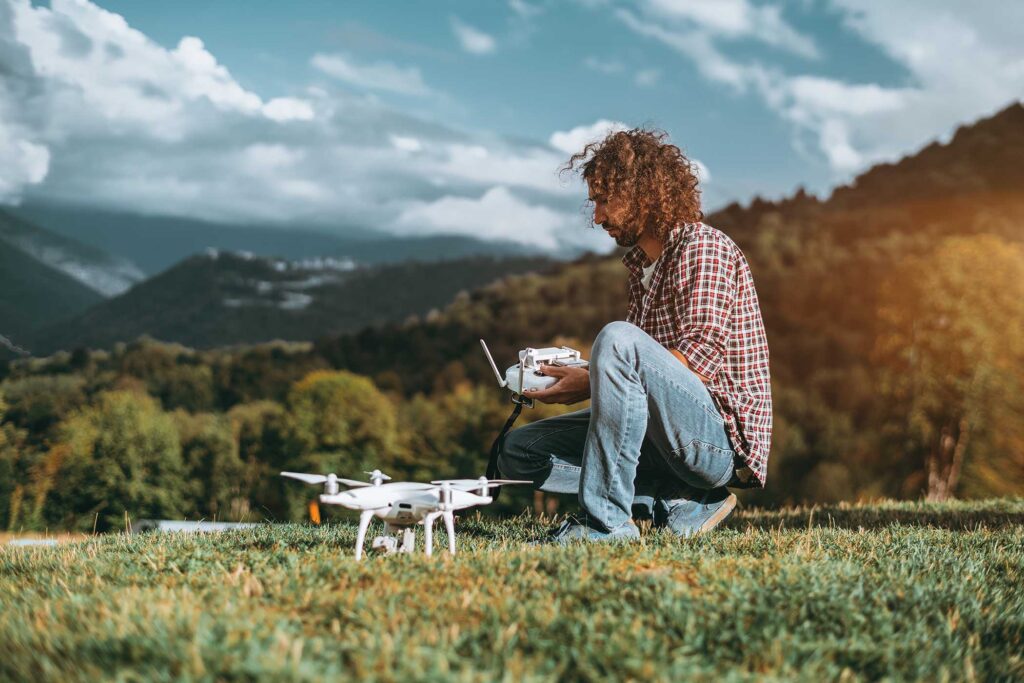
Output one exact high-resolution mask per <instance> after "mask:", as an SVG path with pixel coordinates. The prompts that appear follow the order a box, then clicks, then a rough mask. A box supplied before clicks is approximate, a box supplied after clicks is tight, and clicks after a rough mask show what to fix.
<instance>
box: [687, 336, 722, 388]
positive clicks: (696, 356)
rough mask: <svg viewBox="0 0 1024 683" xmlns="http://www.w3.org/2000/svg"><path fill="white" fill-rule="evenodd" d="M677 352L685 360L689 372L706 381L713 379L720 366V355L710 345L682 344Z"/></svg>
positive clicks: (699, 343) (698, 343)
mask: <svg viewBox="0 0 1024 683" xmlns="http://www.w3.org/2000/svg"><path fill="white" fill-rule="evenodd" d="M679 352H680V353H681V354H683V356H684V357H685V358H686V362H687V363H689V364H690V369H691V370H693V371H694V372H696V373H698V374H700V375H704V376H705V377H707V378H708V379H711V378H712V377H714V376H715V373H717V372H718V368H720V367H721V366H722V353H721V352H720V351H719V350H718V349H716V348H715V347H713V346H711V345H710V344H702V343H701V342H694V341H692V342H683V344H682V345H681V346H680V347H679Z"/></svg>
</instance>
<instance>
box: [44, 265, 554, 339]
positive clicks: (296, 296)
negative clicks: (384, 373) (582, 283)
mask: <svg viewBox="0 0 1024 683" xmlns="http://www.w3.org/2000/svg"><path fill="white" fill-rule="evenodd" d="M549 265H550V262H549V261H546V260H544V259H539V258H509V259H493V258H486V257H478V258H466V259H462V260H458V261H446V262H434V263H417V262H413V263H404V264H397V265H390V266H377V267H375V268H358V267H356V266H355V264H353V263H352V262H351V261H339V260H335V259H307V260H304V261H285V260H283V259H267V258H259V257H255V256H252V255H250V254H235V253H230V252H218V251H214V250H211V251H209V252H207V253H206V254H202V255H198V256H194V257H192V258H189V259H186V260H185V261H183V262H182V263H180V264H178V265H177V266H175V267H173V268H171V269H169V270H167V271H165V272H163V273H161V274H159V275H157V276H155V277H153V278H150V279H149V280H147V281H145V282H143V283H142V284H140V285H138V286H136V287H134V288H133V289H131V290H130V291H128V292H126V293H125V294H123V295H121V296H119V297H115V298H113V299H111V300H109V301H105V302H103V303H101V304H99V305H97V306H95V307H93V308H91V309H90V310H88V311H86V312H85V313H83V314H81V315H79V316H77V317H76V318H74V319H72V320H70V321H66V322H61V323H58V324H55V325H52V326H50V327H47V328H45V329H43V330H40V331H38V332H37V333H36V334H34V335H32V337H31V339H30V342H31V348H32V351H33V352H34V353H35V354H37V355H39V354H46V353H51V352H53V351H56V350H58V349H62V348H63V349H68V350H70V349H72V348H77V347H80V346H89V347H93V348H107V347H109V346H111V345H112V344H114V343H115V342H118V341H131V340H133V339H135V338H137V337H139V336H143V335H148V336H151V337H154V338H157V339H161V340H164V341H174V342H179V343H182V344H186V345H189V346H192V347H197V348H208V347H213V346H225V345H232V344H246V343H256V342H262V341H268V340H273V339H284V340H299V341H301V340H309V339H313V338H316V337H320V336H325V335H331V334H340V333H344V332H351V331H355V330H359V329H362V328H364V327H367V326H371V325H378V324H381V323H386V322H397V321H402V320H404V319H405V318H407V317H408V316H410V315H416V314H424V313H427V312H428V311H430V310H431V309H432V308H436V307H440V306H443V305H444V304H445V303H447V302H448V301H451V299H452V298H453V297H454V296H455V295H456V293H458V292H459V291H462V290H467V289H473V288H476V287H479V286H482V285H484V284H486V283H488V282H490V281H492V280H494V279H497V278H500V277H502V276H503V275H507V274H510V273H517V272H523V271H528V270H537V269H542V268H545V267H548V266H549Z"/></svg>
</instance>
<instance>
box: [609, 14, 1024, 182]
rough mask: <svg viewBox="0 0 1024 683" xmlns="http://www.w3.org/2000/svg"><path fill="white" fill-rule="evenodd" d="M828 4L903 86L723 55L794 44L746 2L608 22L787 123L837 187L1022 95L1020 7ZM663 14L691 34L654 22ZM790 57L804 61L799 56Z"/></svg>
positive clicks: (1022, 22)
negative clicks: (734, 41) (731, 44)
mask: <svg viewBox="0 0 1024 683" xmlns="http://www.w3.org/2000/svg"><path fill="white" fill-rule="evenodd" d="M713 4H714V6H715V7H716V8H718V7H719V6H720V5H719V3H718V2H715V3H713ZM831 4H832V9H834V10H836V11H837V12H839V13H840V16H841V17H842V21H843V24H844V26H845V27H846V28H847V30H849V31H851V32H853V33H854V34H856V35H857V36H858V37H859V38H860V39H862V40H863V41H865V42H867V43H869V44H872V45H874V46H875V47H876V48H878V49H880V50H881V51H882V52H883V53H885V54H886V55H887V56H888V57H889V58H891V59H892V60H894V61H895V62H897V63H899V64H900V65H902V66H903V67H904V68H905V69H906V71H907V73H908V79H907V81H908V82H907V84H906V85H901V86H898V87H896V86H886V85H882V84H878V83H871V82H866V83H865V82H862V83H856V82H847V81H844V80H842V79H838V78H833V77H824V76H817V75H809V74H802V73H792V72H789V71H787V69H785V68H782V67H780V66H773V65H770V64H767V65H766V64H765V63H763V62H759V61H752V60H747V61H743V60H740V59H737V58H734V57H730V56H728V55H727V54H726V52H727V50H728V46H725V45H723V40H724V39H725V38H730V37H736V36H740V35H748V36H751V37H755V38H757V39H759V40H761V41H762V42H765V43H766V44H769V45H774V46H777V47H783V45H781V44H780V41H773V39H771V38H770V35H771V33H772V32H773V31H777V32H778V35H779V36H783V37H784V36H789V38H787V39H786V41H783V42H786V43H789V41H790V38H792V36H790V34H789V31H788V29H786V28H785V26H781V25H780V24H778V22H781V21H782V19H781V16H777V15H773V14H771V13H767V14H766V13H765V12H764V10H765V9H766V8H764V7H762V8H759V9H757V11H755V12H754V13H753V14H751V10H750V9H747V8H748V3H746V2H738V3H737V2H729V3H724V4H722V5H721V7H722V8H723V9H721V10H720V11H716V12H708V11H706V10H708V9H709V7H710V5H709V4H705V3H703V2H696V3H694V2H674V1H672V0H650V2H649V3H648V4H647V5H646V6H645V9H644V12H642V13H636V12H632V11H629V10H625V9H618V10H615V16H616V17H617V18H618V19H619V20H620V21H621V22H622V23H623V24H625V25H626V26H627V27H629V28H630V29H631V30H633V31H635V32H636V33H638V34H640V35H643V36H646V37H649V38H653V39H655V40H658V41H659V42H661V43H663V44H665V45H667V46H669V47H670V48H672V49H674V50H675V51H677V52H678V53H680V54H681V55H683V56H685V57H686V58H687V59H689V60H691V61H692V62H693V64H694V65H695V67H696V69H697V71H698V73H700V74H701V75H702V76H703V77H704V78H706V79H707V80H709V81H711V82H715V83H721V84H723V85H725V86H726V87H728V88H729V89H731V90H732V91H734V92H736V93H748V92H753V93H755V94H757V95H758V96H759V97H760V98H761V99H762V101H763V102H764V103H765V104H766V105H767V106H768V107H769V109H771V110H772V111H774V112H775V113H776V114H778V115H779V116H780V117H782V118H783V119H784V120H786V121H788V122H789V123H790V124H792V126H793V130H794V134H795V137H794V145H795V146H796V147H797V149H800V150H802V149H807V148H809V147H810V148H814V149H816V150H817V152H818V153H819V154H820V155H821V156H822V157H823V158H824V160H825V161H826V162H827V163H828V165H829V167H830V168H831V169H832V170H833V171H834V180H836V181H842V180H846V179H848V178H849V177H850V176H851V175H852V174H854V173H856V172H858V171H861V170H864V169H865V168H866V167H867V166H869V165H871V164H873V163H878V162H881V161H892V160H895V159H896V158H898V157H900V156H902V155H904V154H907V153H909V152H911V151H913V150H915V149H917V148H919V147H921V146H923V145H924V144H926V143H927V142H928V141H930V140H933V139H936V138H940V139H944V138H946V137H948V136H949V135H950V134H951V132H952V130H953V129H954V128H955V127H956V126H957V125H958V124H961V123H963V122H965V121H970V120H972V119H976V118H978V117H980V116H984V115H987V114H989V113H991V112H993V111H995V110H997V109H1000V108H1002V107H1004V106H1006V105H1007V104H1008V103H1010V102H1011V101H1015V100H1017V99H1018V98H1020V96H1021V93H1022V92H1024V42H1022V41H1020V36H1019V31H1017V30H1015V29H1013V28H1011V27H1019V26H1021V25H1024V4H1021V3H1019V2H1012V1H1011V2H1005V3H1002V4H1000V6H999V8H998V10H993V7H992V6H991V5H990V4H984V5H979V4H973V5H971V4H965V3H960V2H956V1H955V0H941V1H939V0H936V1H934V2H933V1H931V0H905V1H904V2H900V3H891V2H886V1H885V0H831ZM659 13H660V15H661V16H662V17H664V18H668V17H669V16H670V15H677V17H678V18H685V19H686V21H687V22H689V23H685V22H684V23H676V24H673V23H665V22H659V21H657V20H656V19H657V17H658V15H659ZM800 44H801V43H800V42H799V41H797V43H796V45H800ZM797 53H798V54H804V55H805V56H811V55H810V52H809V50H807V49H806V46H804V47H802V48H799V49H798V50H797ZM807 139H809V140H811V141H812V144H811V145H810V146H809V145H807V144H806V140H807Z"/></svg>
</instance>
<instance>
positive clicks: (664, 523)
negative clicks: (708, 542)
mask: <svg viewBox="0 0 1024 683" xmlns="http://www.w3.org/2000/svg"><path fill="white" fill-rule="evenodd" d="M694 493H695V494H696V495H695V496H694V498H692V499H690V498H677V499H675V500H659V501H658V503H657V506H658V508H659V509H658V510H657V512H658V513H659V514H656V515H655V523H656V526H659V527H667V528H668V529H670V530H671V531H672V532H673V533H674V534H676V535H678V536H681V537H683V538H690V537H692V536H696V535H697V534H702V533H705V532H708V531H711V530H712V529H714V528H715V527H716V526H718V525H719V524H721V523H722V522H723V521H725V519H726V518H727V517H728V516H729V515H730V514H732V511H733V509H735V507H736V496H735V495H734V494H732V493H729V489H727V488H725V487H722V488H719V489H712V490H710V491H694Z"/></svg>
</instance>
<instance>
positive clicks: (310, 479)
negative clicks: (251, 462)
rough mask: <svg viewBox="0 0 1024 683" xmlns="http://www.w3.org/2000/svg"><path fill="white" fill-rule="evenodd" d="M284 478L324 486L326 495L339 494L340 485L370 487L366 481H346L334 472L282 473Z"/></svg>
mask: <svg viewBox="0 0 1024 683" xmlns="http://www.w3.org/2000/svg"><path fill="white" fill-rule="evenodd" d="M281 476H282V477H290V478H292V479H298V480H299V481H303V482H306V483H307V484H314V485H315V484H324V493H326V494H328V495H333V494H335V493H337V492H338V484H344V485H345V486H349V487H356V486H370V484H369V483H367V482H365V481H357V480H356V479H345V478H344V477H339V476H337V475H335V474H334V473H333V472H332V473H331V474H306V473H305V472H282V473H281Z"/></svg>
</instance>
